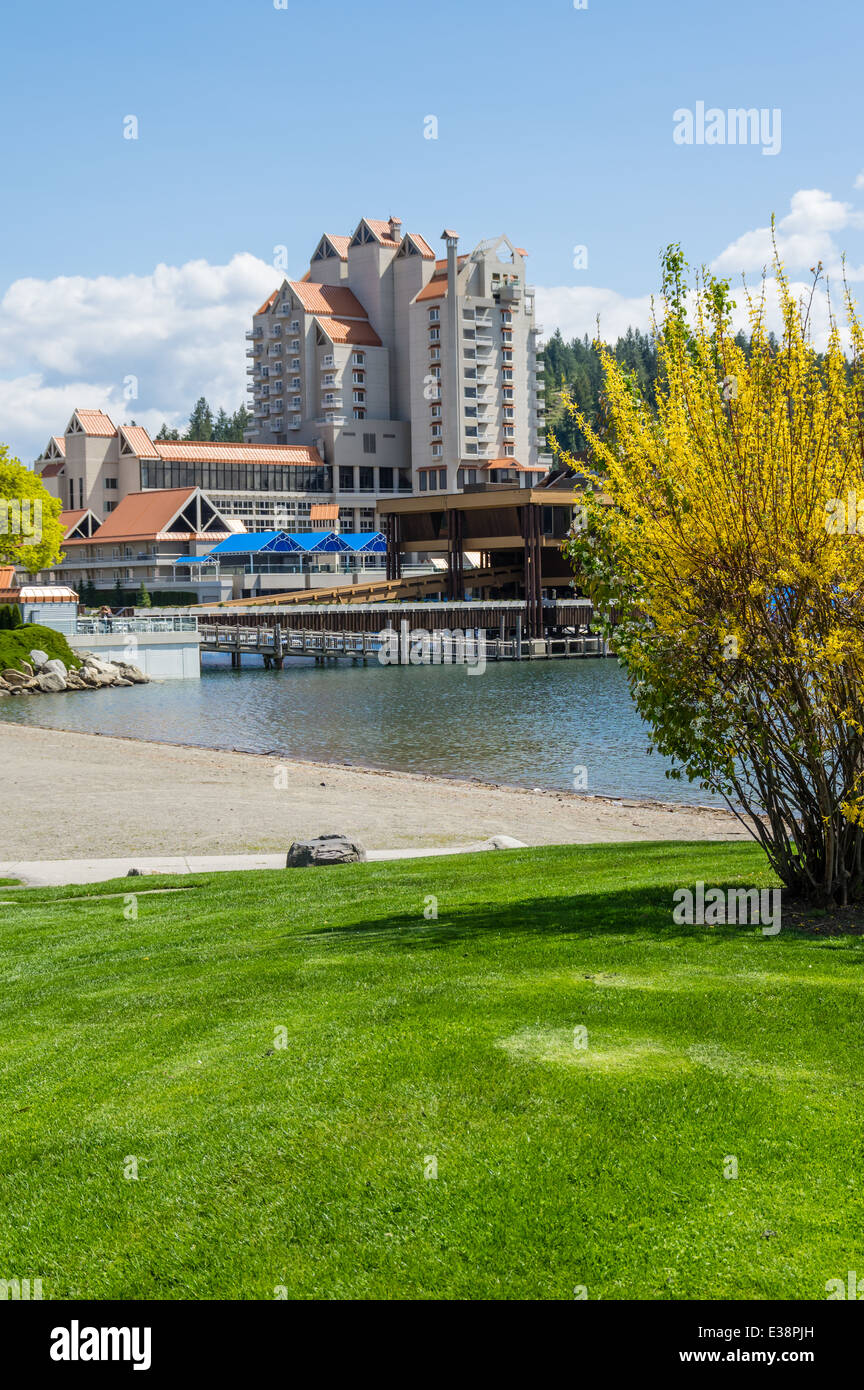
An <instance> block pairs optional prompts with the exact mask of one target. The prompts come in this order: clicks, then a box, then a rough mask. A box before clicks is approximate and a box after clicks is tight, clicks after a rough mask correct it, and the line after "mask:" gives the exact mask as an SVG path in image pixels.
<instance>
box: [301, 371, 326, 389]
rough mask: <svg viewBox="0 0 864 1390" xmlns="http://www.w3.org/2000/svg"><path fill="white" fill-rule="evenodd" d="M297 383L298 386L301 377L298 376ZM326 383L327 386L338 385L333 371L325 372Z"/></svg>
mask: <svg viewBox="0 0 864 1390" xmlns="http://www.w3.org/2000/svg"><path fill="white" fill-rule="evenodd" d="M295 385H297V386H299V385H300V381H299V378H298V380H297V382H296V383H295ZM324 385H325V386H335V385H336V378H335V376H334V375H333V373H332V372H325V373H324Z"/></svg>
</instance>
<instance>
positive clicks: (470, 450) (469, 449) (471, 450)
mask: <svg viewBox="0 0 864 1390" xmlns="http://www.w3.org/2000/svg"><path fill="white" fill-rule="evenodd" d="M465 452H466V454H476V453H477V445H476V444H466V445H465Z"/></svg>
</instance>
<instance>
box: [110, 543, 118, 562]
mask: <svg viewBox="0 0 864 1390" xmlns="http://www.w3.org/2000/svg"><path fill="white" fill-rule="evenodd" d="M111 559H112V560H119V559H120V547H119V545H112V547H111Z"/></svg>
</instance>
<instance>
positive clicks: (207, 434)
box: [183, 396, 214, 443]
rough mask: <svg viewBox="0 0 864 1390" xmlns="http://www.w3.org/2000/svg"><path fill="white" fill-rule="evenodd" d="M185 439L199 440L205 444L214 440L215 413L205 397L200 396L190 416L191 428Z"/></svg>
mask: <svg viewBox="0 0 864 1390" xmlns="http://www.w3.org/2000/svg"><path fill="white" fill-rule="evenodd" d="M183 438H184V439H197V440H201V441H203V442H205V443H207V442H209V441H210V440H212V439H213V438H214V434H213V412H212V410H211V409H210V406H209V405H208V404H207V398H206V397H205V396H199V397H198V400H197V401H196V402H195V408H194V410H193V411H192V414H191V415H190V416H189V428H188V430H187V431H186V433H185V435H184V436H183Z"/></svg>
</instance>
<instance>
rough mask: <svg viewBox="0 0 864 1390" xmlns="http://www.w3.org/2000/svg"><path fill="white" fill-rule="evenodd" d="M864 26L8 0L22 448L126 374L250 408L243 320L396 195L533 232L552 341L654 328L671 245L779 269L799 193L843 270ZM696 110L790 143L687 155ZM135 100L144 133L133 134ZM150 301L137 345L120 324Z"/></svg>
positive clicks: (522, 10) (7, 435) (836, 5)
mask: <svg viewBox="0 0 864 1390" xmlns="http://www.w3.org/2000/svg"><path fill="white" fill-rule="evenodd" d="M862 37H864V15H862V14H861V13H860V12H859V13H856V12H855V11H853V9H852V8H851V7H850V6H849V5H848V4H846V3H843V4H841V3H840V0H823V3H822V4H820V5H819V6H818V7H814V6H812V4H809V3H807V4H805V3H803V0H782V3H781V0H761V3H755V4H754V3H745V0H725V3H724V4H723V5H696V4H695V3H694V0H655V3H647V0H646V2H644V3H639V2H638V0H588V8H587V9H584V10H576V9H575V8H574V6H573V0H535V3H533V4H531V5H527V6H526V5H517V4H516V3H513V0H497V3H491V0H469V2H468V3H455V2H454V0H443V3H438V4H434V5H433V4H422V5H405V6H395V5H389V6H386V7H381V6H372V5H363V4H360V3H356V0H355V2H354V3H346V2H345V0H332V3H330V4H328V5H323V4H315V5H313V4H309V3H305V0H303V2H302V3H301V0H286V8H284V9H276V8H275V6H274V4H273V0H242V3H241V0H230V2H229V0H215V3H208V4H206V5H195V6H186V5H177V4H168V3H164V0H155V2H154V0H150V3H143V4H138V5H128V6H117V5H116V4H112V5H108V4H102V3H93V0H89V2H88V0H80V3H78V4H76V5H74V6H72V5H69V4H59V3H55V0H49V3H44V4H39V5H38V6H37V5H28V6H16V7H15V8H14V9H9V10H7V12H6V15H5V16H4V38H5V43H4V50H5V53H6V57H7V61H6V63H5V64H4V81H3V84H2V87H0V146H2V160H0V169H2V174H0V179H2V191H3V198H2V206H3V209H4V225H3V236H2V238H0V439H4V440H7V441H9V442H10V443H11V444H13V446H16V447H17V448H18V449H19V450H20V451H22V454H26V452H27V450H30V449H32V448H33V447H34V442H35V447H36V448H37V449H38V448H41V445H42V443H43V442H44V439H47V436H48V435H49V434H50V433H52V432H54V431H57V430H60V429H62V427H63V426H64V424H65V422H66V421H65V418H58V417H57V416H55V415H54V414H53V413H52V412H55V411H57V412H59V415H60V416H62V414H63V411H64V410H65V409H66V405H67V404H68V402H69V401H70V400H71V401H72V403H73V405H74V404H75V403H78V404H100V403H102V404H103V408H105V406H104V402H105V401H107V402H108V403H109V404H110V403H111V402H112V401H114V402H115V406H116V400H117V392H118V389H119V388H118V383H120V382H122V381H123V379H124V378H125V377H126V376H127V375H129V374H134V375H136V376H137V377H138V378H140V381H141V383H142V389H141V394H140V397H139V401H138V405H139V410H138V416H139V417H140V418H143V419H145V420H147V421H148V422H152V421H153V420H155V418H156V416H157V415H158V416H160V418H162V417H164V416H166V415H168V416H171V417H176V418H178V419H179V418H182V417H183V415H184V414H185V413H188V407H189V404H190V401H189V399H188V398H189V395H190V394H192V395H193V397H194V394H198V392H197V390H196V386H197V384H198V382H199V381H200V385H201V389H202V390H204V389H207V390H208V391H209V392H211V393H213V396H214V399H215V400H216V402H217V403H220V404H225V405H226V406H230V407H231V408H233V407H234V406H235V405H236V404H238V403H239V401H240V399H242V396H243V391H244V388H243V382H244V372H243V366H244V359H243V348H244V343H243V339H242V324H241V320H243V319H245V318H246V317H248V314H249V313H250V312H251V310H252V309H254V307H255V303H253V302H252V301H253V300H255V298H256V295H257V294H258V290H259V288H260V286H261V285H262V284H264V287H265V290H266V288H267V286H268V285H269V283H270V282H271V281H272V282H274V283H275V281H276V280H277V279H278V278H281V277H279V276H277V275H276V274H275V272H274V271H273V270H272V258H273V248H274V247H275V246H280V245H284V246H286V247H287V252H288V264H289V267H290V273H291V274H297V275H299V274H301V273H302V272H303V270H304V269H305V268H306V263H307V261H308V256H309V254H310V252H311V249H312V248H313V246H314V244H315V242H316V240H317V238H318V235H319V234H320V232H321V231H323V230H327V231H332V232H343V233H347V232H349V231H351V230H353V227H354V226H355V225H356V222H357V221H358V219H359V217H360V216H361V215H364V214H365V215H368V216H372V217H386V216H387V215H388V214H389V213H391V212H394V213H396V214H397V215H399V216H401V217H402V219H403V223H404V225H405V227H406V229H412V230H418V231H421V232H422V233H423V234H424V235H426V236H427V237H428V238H429V239H430V240H431V241H432V242H433V245H435V246H437V245H438V244H439V243H438V240H437V238H438V235H439V233H440V231H441V229H442V227H443V226H444V225H445V224H446V225H448V226H454V227H456V228H457V230H458V231H459V232H460V234H461V236H462V240H463V244H467V245H473V244H474V243H475V242H476V241H478V240H480V239H481V238H482V237H485V236H490V235H494V234H497V233H498V232H500V231H506V232H507V233H508V234H509V235H510V236H511V237H512V238H513V240H514V241H515V242H516V243H517V244H519V245H522V246H525V247H527V248H528V250H529V252H530V261H529V266H530V273H531V278H532V280H533V281H534V283H536V284H537V285H538V287H540V288H541V289H544V290H546V291H548V293H547V294H546V296H545V299H544V296H543V295H540V296H539V303H540V305H541V314H542V317H543V322H544V324H545V326H546V329H547V331H548V330H550V329H551V328H554V327H555V326H556V322H558V323H561V325H562V327H563V328H564V330H565V331H566V332H568V333H569V332H572V331H586V330H587V331H589V332H590V331H591V328H592V323H593V317H594V314H595V313H596V311H597V309H598V308H600V309H601V311H603V312H604V313H606V317H607V319H608V322H609V325H610V329H611V330H612V331H614V330H617V329H618V328H619V327H620V326H621V323H622V322H623V320H624V319H626V318H627V316H628V314H629V315H630V317H631V318H633V319H635V320H638V319H639V316H640V314H642V316H643V318H644V306H645V297H646V296H647V295H648V294H649V293H650V291H651V290H652V289H654V288H655V287H656V283H657V258H658V253H659V251H660V248H661V247H662V246H663V245H665V244H666V243H667V242H669V241H672V240H675V241H681V242H682V243H683V244H684V246H685V250H686V251H687V253H688V255H689V256H690V258H691V260H693V261H696V262H699V261H703V260H704V261H714V260H715V259H716V258H718V257H725V259H724V260H723V261H722V264H723V265H724V267H726V266H727V265H728V264H729V248H730V247H733V248H735V250H734V252H733V255H732V260H733V261H734V259H735V255H736V254H738V248H739V245H740V252H741V254H740V257H739V259H740V261H741V267H742V268H743V269H747V270H751V271H752V270H753V269H754V266H755V261H754V256H755V255H756V252H755V250H754V246H758V247H762V245H763V241H760V240H759V237H758V234H757V229H759V228H764V226H765V225H766V223H767V221H768V218H769V216H770V214H771V212H772V211H775V212H776V213H777V214H778V217H781V218H782V217H784V216H787V215H788V214H789V210H790V204H792V200H793V199H794V198H795V197H796V195H800V194H802V192H803V193H807V191H811V192H812V191H813V190H819V191H820V192H821V193H822V194H823V195H824V197H823V198H821V199H818V198H817V199H814V198H812V197H811V198H810V199H809V201H808V200H807V199H806V198H805V199H804V201H803V202H802V201H801V200H800V198H799V203H798V212H797V214H793V222H792V224H790V236H793V234H794V236H795V237H797V238H798V241H797V242H795V245H797V246H798V250H799V251H800V253H801V255H802V256H803V259H804V260H806V258H807V256H808V255H809V254H810V253H811V250H812V249H813V247H816V248H817V250H818V249H819V247H820V246H821V244H822V243H821V242H820V240H819V239H820V237H822V238H823V239H825V248H826V256H827V258H828V259H829V260H830V259H831V258H832V256H833V255H834V254H835V253H836V252H837V251H839V250H840V249H847V250H848V251H849V253H850V256H851V257H852V259H853V261H856V260H857V261H861V260H864V245H862V233H861V226H860V213H861V212H864V190H862V189H861V188H857V189H856V187H855V181H856V178H857V176H858V175H859V173H861V170H862V168H864V151H861V149H860V141H859V140H858V139H857V138H856V137H857V129H858V124H859V123H858V121H857V119H856V117H857V111H855V110H854V105H853V104H854V102H855V97H856V93H857V91H858V89H859V86H860V71H859V69H860V53H861V48H862V44H861V40H862ZM699 101H703V102H704V103H705V104H706V106H708V107H712V106H713V107H719V108H722V109H726V108H729V107H738V106H745V107H757V108H769V109H774V108H779V109H780V111H781V112H782V146H781V150H780V153H779V154H778V155H776V156H767V155H764V154H763V153H762V150H761V148H759V147H758V146H755V147H754V146H740V145H737V146H732V145H715V146H707V145H692V146H689V147H688V146H681V145H677V144H676V143H675V142H674V141H673V138H672V132H673V112H674V111H675V110H676V109H678V108H682V107H687V108H695V106H696V103H697V102H699ZM129 115H134V116H135V117H137V120H138V123H139V138H138V139H137V140H126V139H124V138H123V120H124V117H126V116H129ZM428 115H435V116H436V117H437V120H438V138H437V139H436V140H427V139H424V138H423V129H424V118H425V117H426V116H428ZM826 198H827V199H828V201H827V202H826V201H825V199H826ZM754 236H755V237H756V241H755V243H754V242H753V238H754ZM748 237H749V238H750V239H751V240H750V241H749V242H748V241H747V240H746V239H747V238H748ZM741 238H744V239H745V240H744V241H743V242H741V241H740V239H741ZM577 244H578V245H584V246H586V247H587V248H588V264H587V267H586V268H585V269H581V270H577V269H574V267H573V248H574V246H575V245H577ZM748 256H749V262H748V263H747V264H744V262H747V261H748ZM238 258H239V259H238ZM756 259H758V256H757V257H756ZM190 263H202V264H201V265H200V266H199V267H198V271H197V272H194V273H192V272H189V271H188V270H186V271H185V272H184V271H183V270H182V268H183V267H188V266H189V264H190ZM158 266H165V267H167V268H169V269H168V270H167V271H166V272H165V275H163V281H164V280H165V279H166V277H167V279H168V280H169V281H172V283H171V284H170V285H168V286H167V287H166V285H165V284H164V283H163V284H162V286H161V290H160V289H159V288H158V287H156V288H154V283H153V276H154V272H155V271H156V268H157V267H158ZM268 266H269V267H270V268H269V271H268ZM208 267H212V268H213V274H212V276H210V277H208V273H207V268H208ZM230 267H233V269H229V268H230ZM791 268H792V270H793V272H795V271H796V269H797V267H796V266H794V265H793V266H792V267H791ZM804 269H806V267H804ZM59 277H63V278H62V279H59ZM172 277H173V280H172ZM58 280H59V282H58ZM127 291H128V298H127V299H125V300H124V294H126V292H127ZM46 299H47V301H48V304H46V302H45V301H46ZM217 301H218V304H217ZM50 304H53V305H54V306H55V308H54V311H53V316H52V310H51V308H50ZM124 304H125V309H124ZM220 307H221V308H222V309H224V311H225V312H224V313H222V314H221V315H220V313H219V312H218V310H219V308H220ZM202 312H203V314H204V316H203V317H202ZM124 313H125V314H126V315H127V316H128V315H131V316H132V317H133V319H134V320H135V322H136V323H137V325H138V332H137V334H136V333H131V332H130V331H129V328H128V325H127V326H126V327H125V328H124V329H123V331H119V329H118V328H117V325H116V319H117V318H118V317H120V316H122V315H123V314H124ZM184 313H185V336H184ZM160 315H161V316H162V317H163V318H164V324H165V327H164V331H161V341H162V346H163V348H164V351H163V354H162V358H161V359H160V357H159V354H158V353H157V350H156V349H157V346H158V344H159V341H160V328H159V318H160ZM208 315H209V316H208ZM550 316H551V320H552V321H550ZM622 316H623V318H622ZM4 321H5V328H4ZM238 325H239V326H240V333H239V338H237V337H235V326H238ZM100 328H101V334H100ZM37 329H38V333H37V331H36V330H37ZM214 334H215V335H216V339H218V341H216V340H215V339H214ZM219 334H224V337H219ZM46 335H51V336H52V337H53V340H54V348H53V349H48V348H46V346H45V344H44V342H43V343H42V344H41V345H40V343H39V342H38V341H36V339H37V338H38V337H39V336H41V337H43V338H44V337H45V336H46ZM202 337H207V338H208V339H209V344H207V343H202ZM136 340H137V341H136ZM208 346H209V348H210V350H211V352H212V359H211V360H210V361H208V359H207V356H206V351H205V349H207V347H208ZM112 354H113V356H112ZM175 354H179V355H177V356H176V360H175ZM160 363H161V365H160ZM232 364H233V365H232ZM22 383H23V384H22ZM76 389H77V390H90V391H91V392H95V393H97V394H98V393H102V401H96V400H95V399H90V400H87V401H84V400H80V401H79V400H77V397H75V395H74V392H75V390H76ZM70 393H71V394H70ZM220 395H221V396H224V400H222V399H219V397H220ZM68 413H69V411H67V412H66V414H67V416H68ZM127 414H131V412H127ZM43 416H44V427H43V424H42V417H43ZM136 418H137V417H136ZM42 436H44V439H43V438H42Z"/></svg>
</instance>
